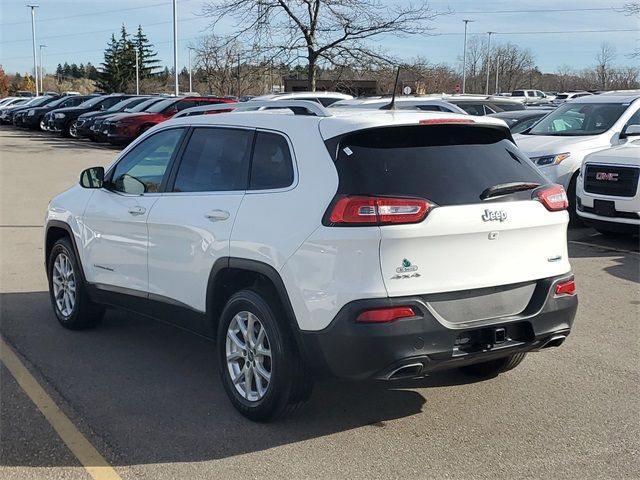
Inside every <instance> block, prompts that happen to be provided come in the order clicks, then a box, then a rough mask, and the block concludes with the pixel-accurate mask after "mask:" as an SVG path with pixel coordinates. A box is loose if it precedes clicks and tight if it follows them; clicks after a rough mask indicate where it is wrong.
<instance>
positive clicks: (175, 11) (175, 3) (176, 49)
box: [173, 0, 180, 96]
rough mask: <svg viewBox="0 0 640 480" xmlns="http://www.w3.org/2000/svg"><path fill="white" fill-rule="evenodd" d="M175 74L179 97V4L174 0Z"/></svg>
mask: <svg viewBox="0 0 640 480" xmlns="http://www.w3.org/2000/svg"><path fill="white" fill-rule="evenodd" d="M173 72H174V76H175V85H174V87H175V88H174V90H175V91H174V93H175V95H176V96H177V95H178V93H179V92H180V86H179V84H178V75H179V72H178V2H177V0H173Z"/></svg>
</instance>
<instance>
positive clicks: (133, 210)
mask: <svg viewBox="0 0 640 480" xmlns="http://www.w3.org/2000/svg"><path fill="white" fill-rule="evenodd" d="M146 211H147V209H146V208H144V207H141V206H140V205H136V206H135V207H129V213H130V214H131V215H142V214H144V213H145V212H146Z"/></svg>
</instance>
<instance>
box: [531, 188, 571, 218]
mask: <svg viewBox="0 0 640 480" xmlns="http://www.w3.org/2000/svg"><path fill="white" fill-rule="evenodd" d="M533 195H534V198H536V199H537V200H538V201H540V202H541V203H542V204H543V205H544V206H545V207H546V208H547V210H549V211H550V212H557V211H559V210H566V209H567V208H569V199H568V198H567V193H566V192H565V191H564V187H563V186H562V185H550V186H548V187H544V188H541V189H539V190H536V191H535V192H534V193H533Z"/></svg>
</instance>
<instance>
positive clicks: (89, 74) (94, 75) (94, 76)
mask: <svg viewBox="0 0 640 480" xmlns="http://www.w3.org/2000/svg"><path fill="white" fill-rule="evenodd" d="M84 76H85V78H88V79H89V80H98V77H99V75H98V70H96V67H94V66H93V65H92V64H91V62H88V63H87V64H86V65H85V66H84Z"/></svg>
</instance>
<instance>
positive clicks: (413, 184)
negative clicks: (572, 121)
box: [327, 125, 548, 205]
mask: <svg viewBox="0 0 640 480" xmlns="http://www.w3.org/2000/svg"><path fill="white" fill-rule="evenodd" d="M506 135H507V134H506V132H505V131H503V130H502V129H499V128H487V127H478V126H469V125H430V126H421V125H417V126H402V127H385V128H374V129H368V130H362V131H359V132H355V133H352V134H348V135H345V136H343V137H341V138H339V139H332V140H329V141H328V142H327V146H328V148H329V149H330V151H332V152H333V154H334V156H335V158H336V169H337V170H338V176H339V179H340V180H339V186H338V193H339V194H344V195H389V196H407V197H420V198H425V199H427V200H430V201H432V202H435V203H436V204H438V205H462V204H470V203H480V202H481V200H480V194H481V193H482V192H483V191H484V190H486V189H487V188H489V187H492V186H494V185H499V184H503V183H511V182H531V183H540V184H545V183H548V182H547V181H546V180H545V179H544V177H543V176H542V175H541V174H540V173H538V171H537V169H536V167H535V166H534V165H533V164H532V163H531V161H530V160H529V159H528V158H527V157H526V156H525V155H524V154H522V153H521V152H520V151H519V150H518V149H517V147H516V146H515V145H514V144H513V143H512V142H511V141H510V140H509V139H508V138H507V137H506Z"/></svg>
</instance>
